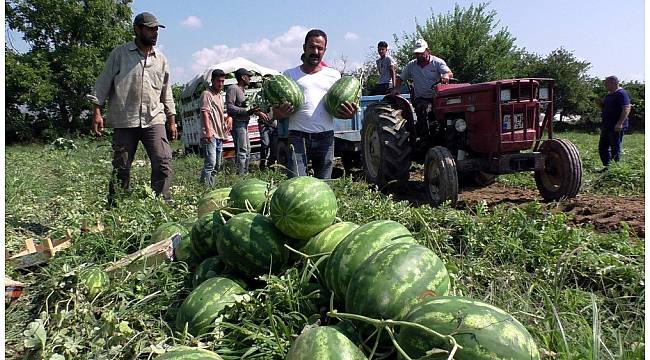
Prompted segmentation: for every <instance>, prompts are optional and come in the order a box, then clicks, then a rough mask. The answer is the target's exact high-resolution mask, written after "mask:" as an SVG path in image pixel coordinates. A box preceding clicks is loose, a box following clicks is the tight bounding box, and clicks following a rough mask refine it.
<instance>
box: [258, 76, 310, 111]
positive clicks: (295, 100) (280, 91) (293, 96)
mask: <svg viewBox="0 0 650 360" xmlns="http://www.w3.org/2000/svg"><path fill="white" fill-rule="evenodd" d="M262 95H263V96H264V98H265V99H266V101H267V102H268V103H269V104H270V105H271V106H272V107H278V106H280V105H282V104H283V103H285V102H287V103H289V104H291V106H292V107H293V110H294V112H295V111H298V109H299V108H300V107H301V106H302V104H303V103H304V102H305V95H304V94H303V93H302V90H300V87H299V86H298V84H297V83H296V82H295V81H294V80H293V79H291V78H288V77H286V76H284V75H275V76H273V77H271V78H270V79H268V80H266V81H264V83H263V84H262Z"/></svg>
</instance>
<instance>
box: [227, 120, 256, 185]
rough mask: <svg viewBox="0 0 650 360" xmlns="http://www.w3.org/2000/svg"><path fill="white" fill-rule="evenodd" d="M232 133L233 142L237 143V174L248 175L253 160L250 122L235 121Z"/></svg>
mask: <svg viewBox="0 0 650 360" xmlns="http://www.w3.org/2000/svg"><path fill="white" fill-rule="evenodd" d="M231 133H232V140H233V142H234V143H235V166H236V167H237V174H239V175H244V174H247V173H248V164H249V162H250V158H251V151H250V149H251V143H250V139H249V138H248V121H235V122H234V123H233V127H232V131H231Z"/></svg>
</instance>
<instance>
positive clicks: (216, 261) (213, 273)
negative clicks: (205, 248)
mask: <svg viewBox="0 0 650 360" xmlns="http://www.w3.org/2000/svg"><path fill="white" fill-rule="evenodd" d="M225 269H226V263H225V262H224V261H223V260H222V259H221V257H219V256H211V257H209V258H207V259H205V260H203V261H201V263H200V264H199V266H197V267H196V269H195V270H194V274H193V276H192V286H194V287H197V286H199V285H200V284H201V283H202V282H204V281H206V280H208V279H211V278H213V277H217V276H219V275H221V274H223V272H224V271H225Z"/></svg>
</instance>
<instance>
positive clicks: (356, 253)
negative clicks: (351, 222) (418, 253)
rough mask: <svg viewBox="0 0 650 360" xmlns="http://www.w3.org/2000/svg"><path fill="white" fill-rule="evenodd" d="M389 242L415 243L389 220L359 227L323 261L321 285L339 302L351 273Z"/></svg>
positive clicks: (406, 232)
mask: <svg viewBox="0 0 650 360" xmlns="http://www.w3.org/2000/svg"><path fill="white" fill-rule="evenodd" d="M392 243H409V244H415V239H414V238H413V236H412V235H411V232H410V231H409V230H408V229H407V228H405V227H404V225H402V224H400V223H398V222H396V221H392V220H376V221H372V222H369V223H367V224H365V225H361V226H360V227H359V228H357V229H356V230H354V231H352V232H351V233H350V234H348V236H346V237H345V238H344V239H343V240H342V241H341V242H340V243H339V244H338V245H337V246H336V248H334V251H333V252H332V254H331V255H330V257H329V259H328V260H327V265H326V266H325V284H326V285H327V286H328V287H329V289H330V290H331V291H332V292H334V294H335V295H336V297H337V298H338V299H340V300H343V299H344V298H345V293H346V291H347V288H348V283H349V282H350V279H351V278H352V274H353V273H354V272H355V271H356V270H357V269H358V268H359V266H360V265H361V263H363V262H364V261H365V260H366V259H367V258H369V257H370V256H371V255H372V254H373V253H374V252H375V251H377V250H379V249H381V248H383V247H384V246H386V245H389V244H392Z"/></svg>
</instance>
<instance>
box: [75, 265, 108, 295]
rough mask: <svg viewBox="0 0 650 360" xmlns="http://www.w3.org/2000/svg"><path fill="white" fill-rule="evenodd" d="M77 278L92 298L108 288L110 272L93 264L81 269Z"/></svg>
mask: <svg viewBox="0 0 650 360" xmlns="http://www.w3.org/2000/svg"><path fill="white" fill-rule="evenodd" d="M77 280H78V284H79V285H80V286H81V287H82V288H84V289H86V291H88V295H89V296H90V297H91V298H94V297H95V296H97V294H99V293H100V292H102V291H104V290H106V289H107V288H108V285H109V284H110V280H109V278H108V274H106V272H105V271H104V270H103V269H102V268H100V267H99V266H91V267H88V268H85V269H83V270H81V271H80V272H79V275H78V277H77Z"/></svg>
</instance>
